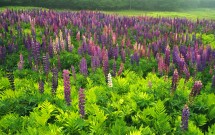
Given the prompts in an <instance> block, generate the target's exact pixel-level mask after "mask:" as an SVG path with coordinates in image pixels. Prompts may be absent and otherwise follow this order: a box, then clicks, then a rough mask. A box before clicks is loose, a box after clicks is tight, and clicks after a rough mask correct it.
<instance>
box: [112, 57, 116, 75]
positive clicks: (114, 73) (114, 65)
mask: <svg viewBox="0 0 215 135" xmlns="http://www.w3.org/2000/svg"><path fill="white" fill-rule="evenodd" d="M112 76H113V77H115V76H116V60H115V59H114V62H113V70H112Z"/></svg>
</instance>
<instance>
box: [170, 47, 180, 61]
mask: <svg viewBox="0 0 215 135" xmlns="http://www.w3.org/2000/svg"><path fill="white" fill-rule="evenodd" d="M172 59H173V63H176V64H178V63H179V61H180V56H179V50H178V46H174V47H173V52H172Z"/></svg>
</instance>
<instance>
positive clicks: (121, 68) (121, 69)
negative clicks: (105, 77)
mask: <svg viewBox="0 0 215 135" xmlns="http://www.w3.org/2000/svg"><path fill="white" fill-rule="evenodd" d="M123 70H124V64H123V63H121V64H120V68H119V71H118V73H117V75H118V76H120V75H121V74H122V71H123Z"/></svg>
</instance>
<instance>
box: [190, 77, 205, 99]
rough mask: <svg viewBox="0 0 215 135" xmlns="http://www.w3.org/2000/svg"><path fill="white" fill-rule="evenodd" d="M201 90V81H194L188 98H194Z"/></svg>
mask: <svg viewBox="0 0 215 135" xmlns="http://www.w3.org/2000/svg"><path fill="white" fill-rule="evenodd" d="M201 89H202V82H201V81H195V83H194V85H193V88H192V91H191V92H190V97H196V96H197V95H199V94H200V92H201Z"/></svg>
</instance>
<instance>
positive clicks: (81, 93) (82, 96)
mask: <svg viewBox="0 0 215 135" xmlns="http://www.w3.org/2000/svg"><path fill="white" fill-rule="evenodd" d="M84 105H85V94H84V89H82V88H80V89H79V112H80V115H81V118H84V116H85V109H84V108H85V106H84Z"/></svg>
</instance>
